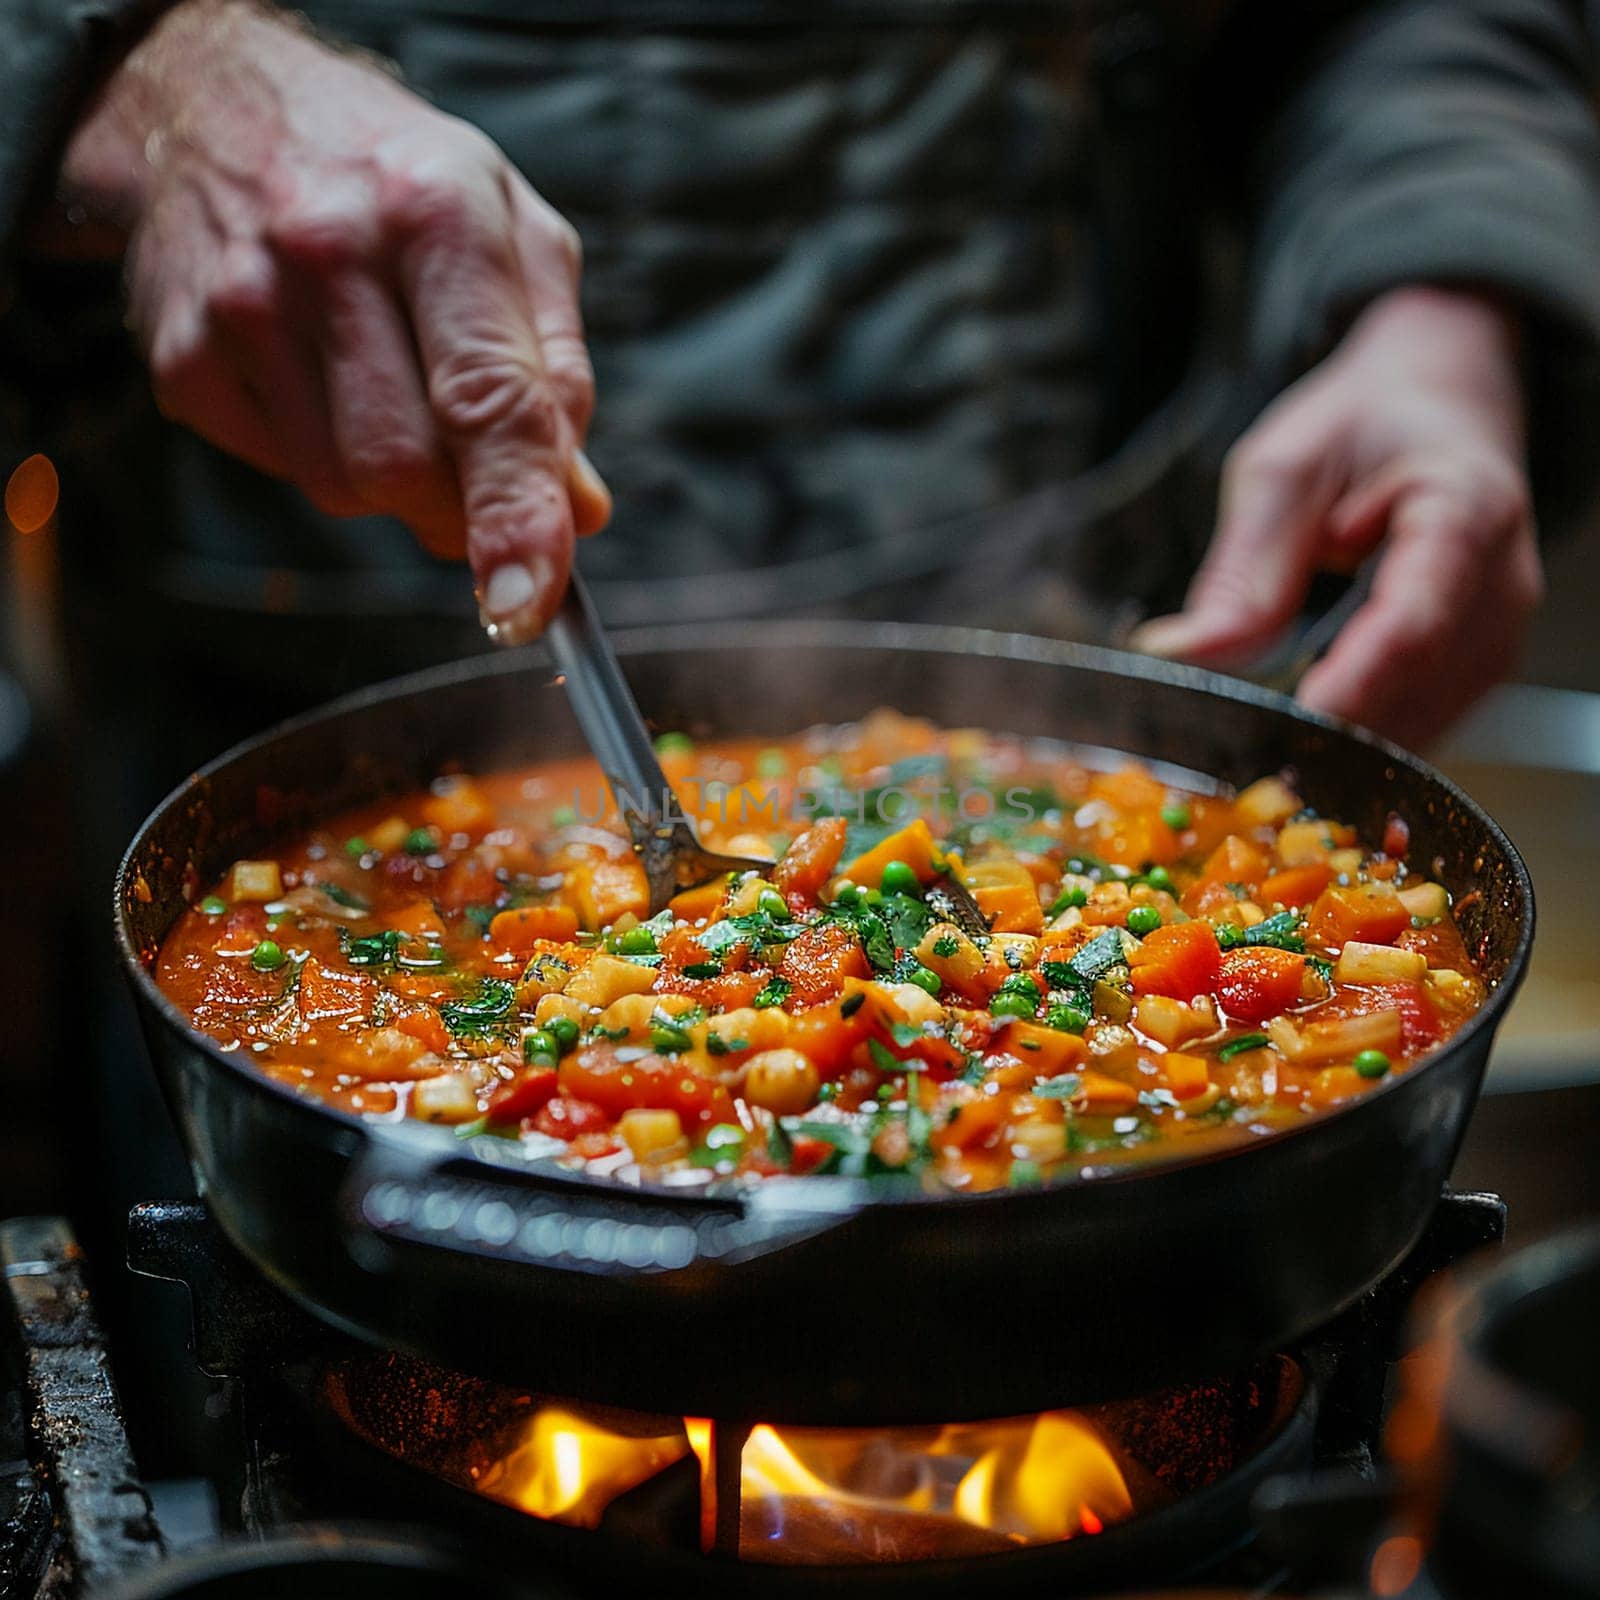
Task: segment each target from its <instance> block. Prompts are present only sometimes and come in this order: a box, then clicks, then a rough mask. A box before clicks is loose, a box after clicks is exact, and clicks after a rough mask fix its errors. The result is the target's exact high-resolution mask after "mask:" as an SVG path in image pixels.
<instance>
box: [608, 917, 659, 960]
mask: <svg viewBox="0 0 1600 1600" xmlns="http://www.w3.org/2000/svg"><path fill="white" fill-rule="evenodd" d="M617 949H618V950H619V951H621V953H622V954H623V955H625V956H653V955H654V954H655V953H656V936H655V935H654V934H653V933H651V931H650V930H649V929H648V928H647V927H645V926H644V925H643V924H642V923H641V924H640V925H639V926H638V927H636V928H629V929H628V931H627V932H626V933H621V934H618V935H617Z"/></svg>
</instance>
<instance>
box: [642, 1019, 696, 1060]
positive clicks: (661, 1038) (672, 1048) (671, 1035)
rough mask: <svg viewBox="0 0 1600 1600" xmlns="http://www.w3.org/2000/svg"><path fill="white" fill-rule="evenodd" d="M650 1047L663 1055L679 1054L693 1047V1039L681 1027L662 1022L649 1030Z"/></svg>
mask: <svg viewBox="0 0 1600 1600" xmlns="http://www.w3.org/2000/svg"><path fill="white" fill-rule="evenodd" d="M650 1048H651V1049H652V1050H655V1051H657V1052H658V1053H659V1054H661V1055H664V1056H680V1055H682V1054H683V1052H684V1051H685V1050H692V1049H693V1048H694V1040H693V1039H691V1038H690V1037H689V1035H688V1034H687V1033H685V1032H684V1030H683V1029H682V1028H678V1027H674V1026H673V1025H672V1024H670V1023H662V1024H658V1025H657V1026H656V1027H654V1028H652V1029H651V1030H650Z"/></svg>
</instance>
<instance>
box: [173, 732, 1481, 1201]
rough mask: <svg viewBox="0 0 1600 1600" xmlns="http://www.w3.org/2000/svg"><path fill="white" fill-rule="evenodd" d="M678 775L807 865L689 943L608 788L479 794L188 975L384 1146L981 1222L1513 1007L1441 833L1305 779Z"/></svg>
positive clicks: (230, 884) (529, 775)
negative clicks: (838, 1192) (1439, 873)
mask: <svg viewBox="0 0 1600 1600" xmlns="http://www.w3.org/2000/svg"><path fill="white" fill-rule="evenodd" d="M658 748H659V750H660V754H661V759H662V764H663V767H664V769H665V770H666V772H667V775H668V778H669V780H670V781H671V782H672V784H673V786H674V790H675V793H676V795H677V796H678V799H679V802H680V803H681V804H682V805H683V806H684V808H685V810H686V811H687V812H688V813H689V814H690V815H691V816H692V817H694V818H695V819H696V820H697V825H698V827H699V830H700V833H701V837H702V838H703V839H704V840H705V842H706V843H708V844H709V845H711V846H712V847H713V848H716V849H722V850H727V851H729V852H732V853H736V854H742V855H747V856H755V857H762V858H765V857H768V856H771V857H773V858H775V859H774V865H773V867H772V868H771V869H770V871H768V872H767V873H765V874H760V873H756V874H748V875H744V876H742V877H735V878H733V879H721V880H718V881H716V882H714V883H710V884H707V885H704V886H703V887H700V888H695V889H691V890H688V891H686V892H685V893H683V894H680V895H679V896H678V897H677V898H676V899H675V900H674V901H673V902H672V905H671V906H670V907H669V908H668V909H667V910H666V911H663V912H662V913H660V914H659V915H657V916H654V917H652V916H650V915H649V906H648V903H647V896H646V887H645V879H644V874H643V871H642V869H641V868H640V866H639V864H638V862H637V860H636V859H635V857H634V855H633V853H632V850H631V848H630V845H629V843H628V839H627V835H626V831H625V830H624V828H623V826H622V822H621V819H620V817H619V815H618V813H617V811H616V808H615V805H614V803H613V802H612V800H611V797H610V796H609V794H608V793H607V792H606V790H605V788H604V786H603V784H602V781H601V779H600V778H599V776H598V773H597V772H596V771H595V769H594V768H593V767H592V765H590V764H588V763H580V762H569V763H559V764H546V765H544V766H540V767H536V768H527V769H523V770H520V771H514V772H507V773H497V774H492V775H487V776H481V777H477V776H469V775H465V774H450V775H447V776H444V777H441V778H440V779H439V780H438V781H437V782H435V783H434V784H433V786H432V787H431V789H430V790H428V791H427V792H423V793H418V794H414V795H408V796H405V797H402V798H399V799H394V800H390V801H386V802H383V803H381V804H377V805H373V806H369V807H366V808H364V809H362V810H359V811H355V812H351V813H348V814H346V815H344V816H342V817H339V818H337V819H333V820H330V821H329V822H327V823H326V824H325V825H324V826H322V827H319V828H317V829H316V830H315V831H313V832H312V833H310V834H309V835H307V836H305V837H303V838H301V839H298V840H296V841H294V842H292V843H291V844H289V845H287V846H286V847H285V848H284V849H283V850H282V851H281V852H280V853H279V854H277V855H276V856H274V857H272V858H271V859H261V860H251V861H239V862H236V863H234V865H233V866H232V868H231V869H230V870H229V871H228V873H227V874H225V875H224V877H223V878H222V880H221V881H220V882H218V883H216V884H215V885H213V886H212V888H211V890H210V892H209V893H207V894H205V895H204V897H203V898H200V899H198V900H197V901H196V902H195V903H194V904H192V905H191V907H190V909H189V910H188V911H187V912H186V913H185V914H184V916H183V917H182V918H181V919H180V920H179V922H178V924H177V925H176V926H175V928H174V929H173V931H172V932H171V934H170V935H169V936H168V938H167V940H166V942H165V944H164V945H163V947H162V950H161V952H160V955H159V958H158V961H157V966H156V976H157V981H158V982H159V984H160V985H161V987H162V988H163V990H164V991H165V992H166V993H167V995H168V996H169V997H170V998H171V999H172V1000H173V1001H174V1003H176V1004H177V1005H178V1006H179V1008H180V1009H181V1010H182V1011H183V1012H184V1013H185V1014H186V1015H187V1017H188V1018H189V1020H190V1021H191V1023H192V1025H193V1026H194V1027H195V1028H197V1029H199V1030H200V1031H201V1032H203V1033H205V1034H207V1035H209V1036H210V1037H211V1038H212V1039H214V1040H215V1041H216V1042H217V1043H218V1045H219V1046H220V1048H221V1049H222V1050H223V1051H225V1052H229V1053H232V1052H238V1053H240V1054H241V1055H243V1056H245V1057H247V1058H248V1059H249V1060H250V1062H251V1064H252V1066H253V1067H254V1069H255V1070H256V1071H258V1072H260V1073H262V1074H264V1075H266V1076H267V1077H269V1078H271V1079H273V1080H275V1081H277V1082H279V1083H282V1084H285V1085H288V1086H290V1087H291V1088H293V1089H294V1090H296V1091H297V1092H299V1093H303V1094H307V1095H312V1096H315V1097H317V1098H319V1099H321V1100H323V1101H325V1102H326V1103H327V1104H329V1105H331V1106H333V1107H335V1108H338V1109H341V1110H344V1111H347V1112H350V1113H352V1114H356V1115H361V1116H365V1117H373V1118H385V1119H387V1118H399V1117H414V1118H421V1119H424V1120H427V1121H433V1122H439V1123H447V1124H453V1125H454V1126H455V1129H456V1132H457V1133H458V1134H459V1135H460V1136H462V1137H464V1138H475V1137H485V1138H504V1139H515V1140H520V1141H522V1143H523V1145H524V1146H525V1148H526V1151H527V1153H528V1154H530V1155H531V1156H534V1157H548V1158H550V1159H553V1160H556V1161H559V1162H561V1163H563V1164H565V1165H568V1166H572V1167H576V1168H582V1169H584V1170H587V1171H588V1172H590V1173H592V1174H596V1175H606V1174H610V1175H614V1176H616V1177H617V1178H619V1179H620V1180H622V1181H625V1182H635V1183H640V1182H642V1183H649V1184H666V1185H671V1186H679V1185H713V1184H732V1185H741V1184H748V1183H753V1182H758V1181H761V1180H763V1179H766V1178H769V1177H772V1176H775V1175H780V1174H791V1175H807V1174H822V1173H833V1172H842V1173H846V1174H851V1175H859V1176H868V1177H873V1178H877V1179H880V1180H882V1181H884V1182H896V1181H898V1182H902V1183H915V1184H921V1185H923V1186H925V1187H928V1188H934V1189H949V1190H970V1189H988V1188H994V1187H997V1186H1004V1185H1007V1184H1009V1185H1013V1186H1019V1185H1028V1184H1034V1183H1039V1182H1043V1181H1048V1179H1049V1178H1050V1176H1051V1175H1052V1174H1053V1173H1057V1172H1065V1171H1076V1170H1079V1169H1080V1168H1084V1167H1089V1166H1095V1167H1099V1166H1103V1165H1106V1164H1111V1163H1120V1162H1125V1161H1130V1160H1138V1159H1141V1158H1145V1157H1149V1156H1168V1155H1173V1154H1178V1153H1182V1152H1184V1151H1194V1150H1199V1149H1201V1148H1205V1147H1208V1146H1212V1147H1214V1146H1216V1145H1219V1144H1226V1143H1230V1142H1239V1141H1243V1140H1248V1139H1251V1138H1255V1137H1258V1136H1260V1135H1262V1134H1264V1133H1270V1132H1272V1131H1274V1130H1276V1129H1281V1128H1283V1127H1286V1126H1289V1125H1292V1124H1293V1123H1295V1122H1296V1121H1298V1120H1299V1119H1301V1118H1303V1117H1305V1116H1306V1115H1307V1114H1312V1113H1315V1112H1317V1111H1318V1110H1320V1109H1323V1108H1326V1107H1329V1106H1333V1105H1336V1104H1338V1103H1339V1102H1341V1101H1344V1100H1347V1099H1349V1098H1351V1097H1352V1096H1356V1095H1360V1094H1364V1093H1366V1092H1368V1091H1369V1090H1371V1089H1372V1088H1373V1087H1374V1086H1375V1085H1377V1084H1378V1083H1380V1082H1381V1081H1382V1080H1383V1079H1384V1078H1385V1077H1387V1076H1388V1075H1389V1074H1390V1073H1394V1072H1403V1071H1406V1070H1408V1069H1409V1068H1410V1067H1412V1066H1413V1065H1414V1064H1415V1063H1416V1062H1417V1061H1418V1060H1419V1059H1420V1058H1421V1057H1423V1056H1425V1055H1426V1054H1427V1053H1428V1051H1429V1050H1431V1049H1432V1048H1433V1047H1434V1046H1435V1045H1437V1044H1438V1043H1439V1042H1440V1041H1441V1040H1443V1039H1445V1038H1446V1037H1448V1036H1449V1035H1450V1034H1451V1033H1452V1032H1453V1031H1454V1030H1455V1029H1457V1028H1458V1027H1459V1026H1460V1025H1461V1024H1462V1023H1463V1021H1465V1019H1466V1018H1467V1017H1468V1016H1470V1015H1471V1014H1472V1013H1473V1012H1474V1011H1475V1010H1476V1009H1477V1008H1478V1007H1479V1006H1480V1005H1481V1004H1482V1002H1483V999H1484V985H1483V983H1482V981H1481V980H1480V978H1479V976H1478V974H1477V973H1476V971H1475V970H1474V967H1473V964H1472V962H1471V960H1470V958H1469V955H1468V952H1467V950H1466V948H1465V945H1464V943H1463V941H1462V938H1461V935H1460V933H1459V932H1458V930H1457V928H1456V925H1455V923H1454V921H1453V920H1452V916H1451V901H1450V896H1449V894H1448V893H1447V891H1446V890H1445V888H1444V887H1443V886H1442V885H1441V884H1439V883H1437V882H1435V881H1432V880H1431V879H1430V878H1429V877H1428V874H1427V872H1426V870H1424V868H1423V867H1421V866H1420V865H1419V864H1415V863H1412V862H1411V861H1410V860H1409V859H1408V838H1407V829H1406V825H1405V822H1404V820H1403V819H1402V818H1400V817H1397V816H1396V817H1391V819H1390V822H1389V825H1388V827H1387V829H1386V830H1385V833H1384V837H1383V838H1382V839H1380V840H1376V841H1363V840H1360V839H1358V838H1357V837H1356V835H1355V832H1354V830H1353V829H1351V828H1350V827H1348V826H1346V825H1345V824H1343V823H1341V822H1339V821H1338V820H1336V819H1331V818H1326V817H1320V816H1317V815H1316V814H1315V813H1314V812H1312V811H1310V810H1309V809H1307V808H1306V807H1305V806H1304V805H1303V803H1302V801H1301V798H1300V797H1299V796H1298V795H1297V794H1296V793H1295V791H1294V788H1293V785H1292V783H1291V782H1290V781H1289V780H1288V778H1287V777H1285V776H1278V777H1266V778H1262V779H1261V780H1259V781H1258V782H1256V783H1253V784H1251V785H1250V786H1249V787H1248V788H1246V789H1244V790H1243V791H1242V792H1240V793H1238V794H1235V795H1222V794H1218V793H1204V792H1199V789H1198V785H1197V786H1196V787H1193V788H1190V787H1174V786H1173V784H1172V783H1171V782H1169V781H1168V777H1170V774H1169V775H1159V774H1157V773H1156V772H1153V771H1151V770H1149V769H1148V768H1146V767H1143V766H1141V765H1139V764H1137V763H1131V762H1130V763H1128V764H1126V765H1123V766H1121V767H1120V768H1118V769H1116V770H1104V769H1101V768H1097V767H1096V766H1093V765H1090V764H1089V763H1088V762H1087V760H1086V759H1085V758H1082V757H1080V756H1077V755H1075V754H1074V753H1072V752H1070V751H1067V750H1064V749H1063V748H1062V747H1060V746H1052V745H1042V744H1037V743H1025V742H1022V741H1018V740H1013V739H1008V738H1005V737H1001V736H993V735H989V734H985V733H981V732H975V731H971V730H955V731H943V730H940V729H937V728H935V727H934V726H933V725H931V724H929V723H927V722H923V721H919V720H913V719H909V718H905V717H902V716H899V715H898V714H896V713H893V712H889V711H881V712H876V713H874V714H873V715H872V716H870V717H868V718H866V719H865V720H863V721H862V722H860V723H857V724H852V725H849V726H847V727H840V728H818V729H814V730H811V731H810V732H807V733H805V734H802V735H800V736H797V737H795V738H793V739H790V740H788V741H786V742H783V743H777V744H772V745H762V744H757V743H754V742H742V743H718V744H715V745H698V746H697V745H696V744H694V743H693V742H692V741H691V740H689V739H687V738H686V737H684V736H682V735H678V734H668V735H664V736H663V737H662V739H661V740H660V741H659V742H658ZM952 881H955V882H958V883H959V884H961V885H962V886H964V887H965V888H966V890H967V891H968V893H969V894H970V896H971V898H972V899H973V900H975V901H976V903H977V905H978V907H979V908H980V910H981V911H982V913H983V919H984V921H986V922H987V924H988V928H987V931H984V930H982V929H981V928H980V927H979V926H978V925H977V924H976V923H974V922H972V921H971V919H970V918H966V917H963V915H962V914H961V908H960V906H959V903H958V902H955V901H952V899H951V898H950V896H949V893H948V888H949V885H950V883H951V882H952Z"/></svg>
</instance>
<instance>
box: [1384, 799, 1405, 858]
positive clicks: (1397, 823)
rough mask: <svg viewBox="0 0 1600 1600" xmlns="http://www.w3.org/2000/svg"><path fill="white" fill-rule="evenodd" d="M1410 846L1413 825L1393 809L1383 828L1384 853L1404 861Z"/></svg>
mask: <svg viewBox="0 0 1600 1600" xmlns="http://www.w3.org/2000/svg"><path fill="white" fill-rule="evenodd" d="M1410 848H1411V825H1410V824H1409V823H1408V822H1407V821H1406V819H1405V818H1404V817H1402V816H1401V815H1400V813H1399V812H1398V811H1391V812H1390V813H1389V821H1388V823H1387V824H1386V825H1385V827H1384V830H1383V853H1384V854H1385V855H1386V856H1388V857H1390V858H1391V859H1392V860H1395V861H1402V860H1404V859H1405V855H1406V852H1407V851H1408V850H1409V849H1410Z"/></svg>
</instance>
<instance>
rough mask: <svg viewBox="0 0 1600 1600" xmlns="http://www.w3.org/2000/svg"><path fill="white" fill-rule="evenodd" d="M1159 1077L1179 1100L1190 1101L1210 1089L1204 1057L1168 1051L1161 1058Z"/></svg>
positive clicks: (1180, 1051) (1209, 1074) (1208, 1073)
mask: <svg viewBox="0 0 1600 1600" xmlns="http://www.w3.org/2000/svg"><path fill="white" fill-rule="evenodd" d="M1161 1076H1162V1078H1163V1079H1164V1080H1165V1082H1166V1085H1167V1087H1168V1088H1169V1089H1170V1090H1171V1091H1172V1092H1173V1094H1174V1095H1176V1096H1177V1098H1178V1099H1180V1100H1192V1099H1193V1098H1194V1097H1195V1096H1196V1095H1197V1094H1204V1093H1205V1092H1206V1090H1207V1089H1209V1088H1210V1087H1211V1068H1210V1066H1209V1065H1208V1063H1207V1062H1206V1059H1205V1057H1204V1056H1192V1055H1189V1054H1187V1053H1186V1052H1184V1051H1182V1050H1169V1051H1168V1052H1167V1053H1166V1054H1165V1055H1164V1056H1162V1058H1161Z"/></svg>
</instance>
